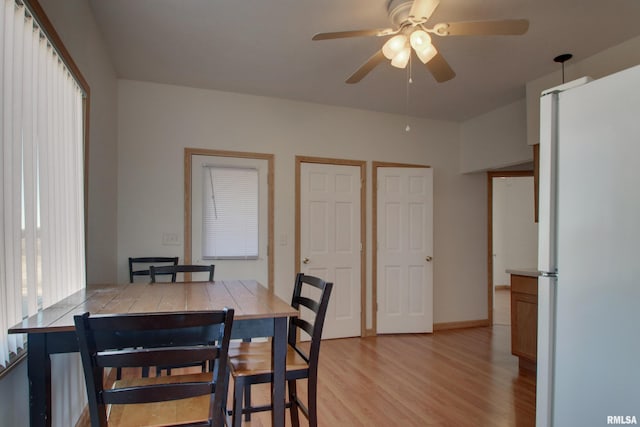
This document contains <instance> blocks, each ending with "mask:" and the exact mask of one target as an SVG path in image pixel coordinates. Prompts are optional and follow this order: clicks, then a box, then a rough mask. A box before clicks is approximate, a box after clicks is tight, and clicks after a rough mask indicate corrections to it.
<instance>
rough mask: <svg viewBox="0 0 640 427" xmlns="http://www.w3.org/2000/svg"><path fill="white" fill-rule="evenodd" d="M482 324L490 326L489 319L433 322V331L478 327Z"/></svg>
mask: <svg viewBox="0 0 640 427" xmlns="http://www.w3.org/2000/svg"><path fill="white" fill-rule="evenodd" d="M482 326H491V324H490V323H489V319H480V320H463V321H461V322H444V323H434V324H433V332H437V331H446V330H449V329H465V328H479V327H482Z"/></svg>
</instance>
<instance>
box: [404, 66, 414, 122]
mask: <svg viewBox="0 0 640 427" xmlns="http://www.w3.org/2000/svg"><path fill="white" fill-rule="evenodd" d="M412 56H413V55H412ZM412 65H413V61H412V57H409V66H408V67H407V85H406V86H407V87H406V98H405V106H404V113H405V116H406V117H407V127H405V128H404V130H405V131H406V132H409V131H410V130H411V126H409V86H410V85H411V83H413V79H412V78H411V76H412Z"/></svg>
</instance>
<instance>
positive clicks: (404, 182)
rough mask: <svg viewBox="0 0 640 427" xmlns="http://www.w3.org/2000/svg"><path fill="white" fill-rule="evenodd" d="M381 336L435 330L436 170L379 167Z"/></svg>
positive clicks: (378, 233) (379, 307) (378, 329)
mask: <svg viewBox="0 0 640 427" xmlns="http://www.w3.org/2000/svg"><path fill="white" fill-rule="evenodd" d="M377 179H378V181H377V182H378V190H377V198H378V201H377V217H378V220H377V225H376V227H377V235H378V242H377V245H378V246H377V267H376V272H377V300H378V301H377V303H378V312H377V332H378V333H383V334H384V333H416V332H432V331H433V268H432V251H433V170H432V169H431V168H391V167H379V168H378V176H377Z"/></svg>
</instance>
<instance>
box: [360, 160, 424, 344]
mask: <svg viewBox="0 0 640 427" xmlns="http://www.w3.org/2000/svg"><path fill="white" fill-rule="evenodd" d="M378 168H431V166H429V165H416V164H410V163H393V162H375V161H374V162H372V163H371V174H372V177H371V181H372V182H373V186H372V189H371V193H372V194H371V212H372V213H371V228H372V230H371V231H372V238H371V240H372V241H373V250H372V254H371V306H372V310H371V313H372V314H371V329H369V330H367V331H366V332H367V336H373V335H377V334H378V243H377V242H378ZM432 202H433V201H432Z"/></svg>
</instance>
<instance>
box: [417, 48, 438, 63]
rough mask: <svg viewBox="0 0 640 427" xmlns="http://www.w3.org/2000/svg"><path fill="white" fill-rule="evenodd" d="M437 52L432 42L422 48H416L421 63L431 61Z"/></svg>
mask: <svg viewBox="0 0 640 427" xmlns="http://www.w3.org/2000/svg"><path fill="white" fill-rule="evenodd" d="M437 53H438V50H437V49H436V48H435V47H434V46H433V45H432V44H430V45H429V46H427V47H426V48H424V49H422V50H417V49H416V55H418V58H419V59H420V61H422V63H423V64H426V63H427V62H429V61H431V60H432V59H433V57H434V56H436V54H437Z"/></svg>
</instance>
